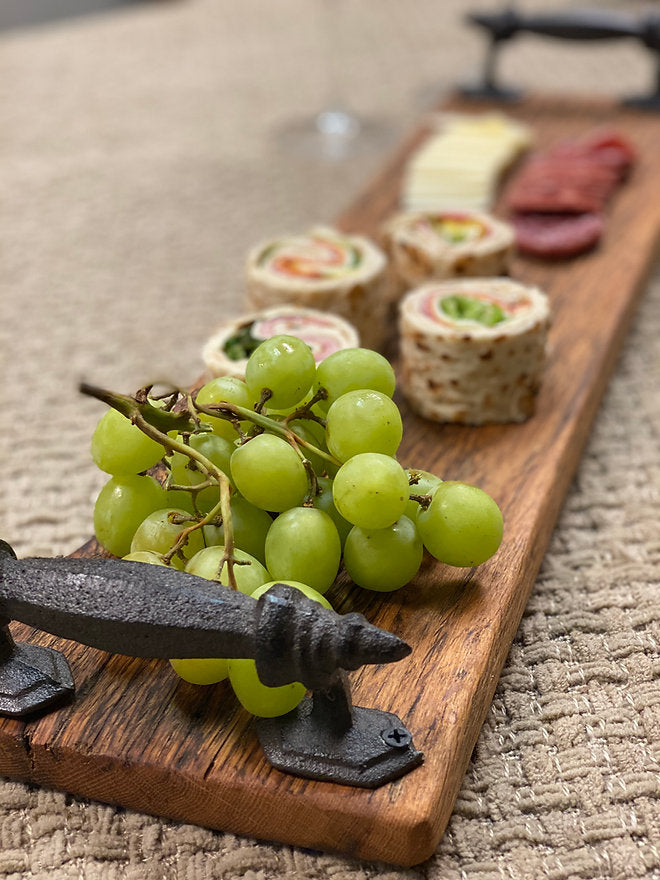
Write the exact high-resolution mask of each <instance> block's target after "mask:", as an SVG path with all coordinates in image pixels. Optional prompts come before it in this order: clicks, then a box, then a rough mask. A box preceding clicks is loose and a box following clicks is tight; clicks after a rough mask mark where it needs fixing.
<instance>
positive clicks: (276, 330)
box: [202, 306, 360, 379]
mask: <svg viewBox="0 0 660 880" xmlns="http://www.w3.org/2000/svg"><path fill="white" fill-rule="evenodd" d="M280 334H285V335H287V336H297V337H298V338H299V339H302V340H303V341H304V342H306V343H307V345H309V347H310V348H311V349H312V352H313V354H314V360H315V361H316V362H317V363H319V362H320V361H322V360H323V358H326V357H327V356H328V355H330V354H332V353H333V352H335V351H339V350H340V349H343V348H357V347H358V346H359V345H360V337H359V334H358V332H357V330H356V329H355V327H353V325H352V324H350V323H349V322H348V321H345V320H344V319H343V318H340V317H339V316H338V315H331V314H329V313H328V312H321V311H319V310H318V309H303V308H297V307H296V306H275V307H274V308H272V309H264V311H262V312H253V313H252V314H249V315H243V316H241V317H239V318H236V319H235V320H233V321H227V322H226V323H225V324H223V325H222V326H221V327H219V328H218V330H217V331H216V333H214V334H213V336H211V338H210V339H209V340H208V341H207V342H206V343H205V345H204V347H203V349H202V359H203V361H204V364H205V366H206V369H207V371H208V373H209V374H210V375H211V376H235V377H236V378H239V379H243V378H244V377H245V365H246V364H247V360H248V357H249V356H250V354H251V353H252V352H253V351H254V349H255V348H256V347H257V346H258V345H259V344H260V343H261V342H263V341H264V339H270V337H271V336H278V335H280Z"/></svg>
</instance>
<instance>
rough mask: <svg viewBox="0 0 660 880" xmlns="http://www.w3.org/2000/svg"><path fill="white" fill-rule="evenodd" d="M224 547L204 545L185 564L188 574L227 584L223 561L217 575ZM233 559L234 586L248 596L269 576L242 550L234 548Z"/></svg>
mask: <svg viewBox="0 0 660 880" xmlns="http://www.w3.org/2000/svg"><path fill="white" fill-rule="evenodd" d="M224 552H225V548H224V547H223V546H222V545H219V546H217V547H205V548H204V549H203V550H199V551H198V552H197V553H195V555H194V556H193V557H192V559H190V560H189V561H188V563H187V564H186V571H187V572H188V573H189V574H196V575H197V577H203V578H206V579H207V580H209V581H218V583H221V584H224V585H225V586H226V587H228V586H229V569H228V566H227V564H226V563H225V564H224V565H223V566H222V572H221V573H220V575H218V569H219V568H220V563H221V561H222V557H223V555H224ZM234 560H235V561H236V562H238V563H240V564H239V565H235V566H234V577H235V578H236V586H237V588H238V590H239V592H241V593H245V594H246V595H248V596H250V595H251V594H252V592H253V591H254V590H256V589H257V587H260V586H261V585H262V584H265V583H267V582H268V581H269V580H270V579H271V576H270V574H269V573H268V572H267V571H266V569H265V568H264V567H263V565H262V564H261V563H260V562H259V560H258V559H255V558H254V556H250V554H249V553H245V552H244V551H243V550H238V549H235V550H234Z"/></svg>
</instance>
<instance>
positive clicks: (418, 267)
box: [384, 211, 515, 292]
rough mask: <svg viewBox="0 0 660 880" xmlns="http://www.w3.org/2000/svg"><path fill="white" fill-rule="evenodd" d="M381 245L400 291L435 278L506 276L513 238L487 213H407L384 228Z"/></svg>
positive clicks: (510, 233) (505, 228)
mask: <svg viewBox="0 0 660 880" xmlns="http://www.w3.org/2000/svg"><path fill="white" fill-rule="evenodd" d="M384 240H385V249H386V251H387V253H388V256H389V258H390V267H391V272H392V273H393V275H394V276H395V280H396V283H397V284H398V286H399V289H400V290H401V291H402V292H403V291H405V290H410V289H411V288H413V287H419V286H420V285H421V284H424V283H425V282H427V281H431V280H436V279H437V280H442V279H445V278H456V277H459V276H460V277H463V278H474V277H477V276H485V277H494V276H499V275H506V274H507V272H508V270H509V263H510V261H511V257H512V256H513V251H514V244H515V233H514V230H513V228H512V227H511V226H510V224H508V223H504V222H503V221H502V220H497V219H496V218H495V217H492V216H491V215H490V214H484V213H480V212H470V211H411V212H407V213H402V214H398V215H396V216H395V217H393V218H392V220H390V221H389V223H387V224H386V226H385V228H384Z"/></svg>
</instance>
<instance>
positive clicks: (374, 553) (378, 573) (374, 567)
mask: <svg viewBox="0 0 660 880" xmlns="http://www.w3.org/2000/svg"><path fill="white" fill-rule="evenodd" d="M423 555H424V547H423V546H422V539H421V538H420V537H419V534H418V533H417V529H416V528H415V524H414V523H413V521H412V520H411V519H409V518H408V517H407V516H402V517H401V518H400V519H398V520H397V521H396V522H395V523H394V524H393V525H391V526H388V527H387V528H385V529H361V528H358V526H354V527H353V529H352V530H351V532H350V534H349V536H348V538H347V539H346V546H345V548H344V565H345V566H346V571H347V572H348V574H349V576H350V577H351V578H352V579H353V580H354V581H355V583H356V584H357V585H358V586H360V587H365V588H366V589H367V590H378V591H379V592H381V593H389V592H391V591H392V590H398V589H399V588H400V587H403V586H404V585H405V584H407V583H408V582H409V581H411V580H412V579H413V578H414V577H415V575H416V574H417V572H418V571H419V567H420V565H421V564H422V557H423Z"/></svg>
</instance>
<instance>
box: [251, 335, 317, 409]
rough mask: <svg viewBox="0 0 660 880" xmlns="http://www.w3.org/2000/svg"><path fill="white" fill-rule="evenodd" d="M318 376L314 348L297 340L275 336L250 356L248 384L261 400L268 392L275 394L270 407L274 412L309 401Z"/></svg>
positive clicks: (271, 398) (291, 337) (293, 337)
mask: <svg viewBox="0 0 660 880" xmlns="http://www.w3.org/2000/svg"><path fill="white" fill-rule="evenodd" d="M315 376H316V362H315V361H314V355H313V354H312V350H311V348H310V347H309V346H308V345H307V343H305V342H303V341H302V339H298V338H297V337H295V336H285V335H280V336H272V337H271V338H270V339H266V340H264V342H262V343H261V345H259V346H258V347H257V348H256V349H255V350H254V351H253V352H252V354H251V355H250V357H249V358H248V362H247V364H246V366H245V381H246V383H247V386H248V388H249V389H250V393H251V394H252V395H253V396H254V397H255V398H256V399H257V400H258V399H259V398H260V397H261V393H262V391H263V390H264V389H266V388H267V389H269V390H270V391H271V392H272V394H271V397H270V398H269V400H268V404H269V405H270V407H272V408H273V409H286V408H287V407H290V406H295V405H296V404H297V403H300V401H301V400H302V399H303V398H304V397H305V395H306V394H307V392H308V391H309V389H310V387H311V386H312V383H313V382H314V377H315Z"/></svg>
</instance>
